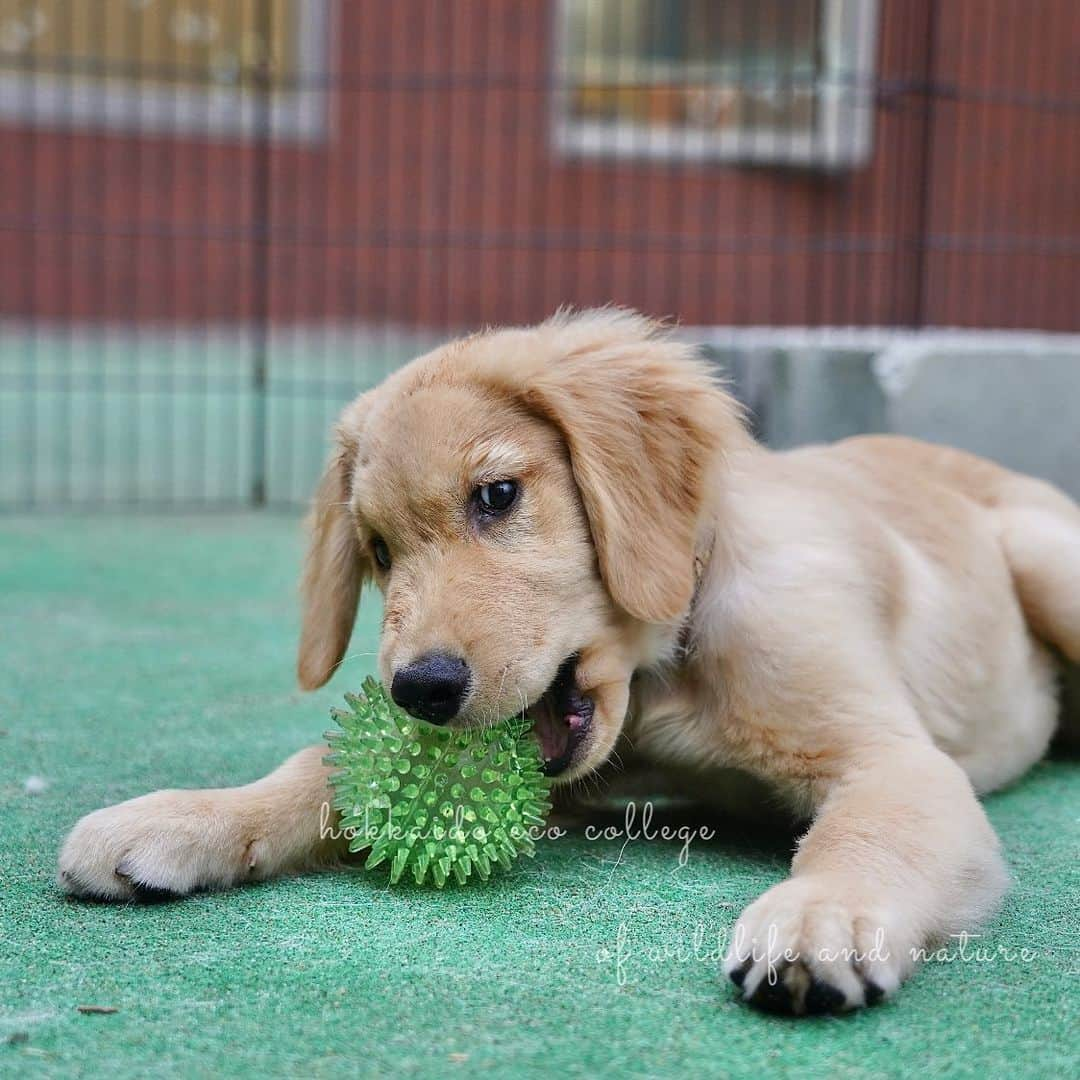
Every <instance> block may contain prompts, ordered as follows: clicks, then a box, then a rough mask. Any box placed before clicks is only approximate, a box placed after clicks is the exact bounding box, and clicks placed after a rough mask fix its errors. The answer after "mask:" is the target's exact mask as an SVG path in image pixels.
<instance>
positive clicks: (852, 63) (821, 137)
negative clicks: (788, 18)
mask: <svg viewBox="0 0 1080 1080" xmlns="http://www.w3.org/2000/svg"><path fill="white" fill-rule="evenodd" d="M569 22H570V17H569V2H568V0H559V2H558V3H557V5H556V10H555V29H554V35H553V43H554V49H553V71H552V77H553V89H552V124H551V141H552V145H553V147H554V149H555V150H556V151H557V152H558V153H559V154H561V155H563V156H564V157H567V158H630V159H633V158H637V159H644V160H650V159H651V160H657V161H665V162H680V161H681V162H688V163H692V162H703V161H717V162H732V163H736V164H748V165H753V164H761V165H786V166H792V167H797V168H815V169H825V170H839V169H850V168H856V167H858V166H860V165H864V164H866V162H868V161H869V160H870V157H871V154H872V152H873V135H874V106H875V83H874V75H875V73H876V67H877V46H878V33H879V24H880V0H822V15H821V24H822V25H821V28H820V35H821V46H822V55H823V72H822V75H821V76H819V80H820V81H819V82H818V83H817V86H816V116H815V124H814V129H813V130H812V131H807V132H792V131H780V130H776V129H772V130H770V129H764V128H758V129H745V128H741V129H733V130H722V131H705V130H693V129H689V128H682V127H670V126H667V127H665V126H662V125H659V124H649V123H640V122H634V121H630V120H622V119H619V120H616V121H614V122H612V121H607V120H582V119H579V118H577V117H574V116H571V115H570V111H569V94H570V86H571V82H570V74H571V72H570V70H569V56H570V50H569V47H568V46H569V39H568V35H569ZM847 82H850V83H851V88H849V87H848V86H847V85H845V83H847Z"/></svg>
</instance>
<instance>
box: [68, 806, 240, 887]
mask: <svg viewBox="0 0 1080 1080" xmlns="http://www.w3.org/2000/svg"><path fill="white" fill-rule="evenodd" d="M254 867H255V847H254V845H253V843H252V841H251V839H250V838H245V836H244V835H243V834H242V832H241V830H240V829H239V828H238V823H237V818H236V815H235V813H234V812H233V811H232V808H231V807H230V805H229V799H228V796H227V794H226V793H225V792H195V791H156V792H154V793H153V794H151V795H144V796H142V797H141V798H138V799H131V800H129V801H128V802H124V803H120V804H119V805H117V806H109V807H106V808H105V809H104V810H96V811H94V813H92V814H87V815H86V817H84V818H82V820H81V821H79V822H78V823H77V824H76V825H75V827H74V828H73V829H72V830H71V832H70V834H69V835H68V838H67V840H66V841H65V842H64V846H63V848H62V849H61V851H60V858H59V866H58V871H57V881H58V883H59V885H60V887H61V888H62V889H64V890H65V891H66V892H68V893H71V894H72V895H73V896H78V897H81V898H84V899H92V900H153V899H160V898H163V897H175V896H186V895H188V894H189V893H192V892H195V891H196V890H200V889H213V888H224V887H227V886H229V885H233V884H236V883H237V882H238V881H240V880H243V879H244V878H245V877H247V876H249V875H251V874H252V872H253V871H254Z"/></svg>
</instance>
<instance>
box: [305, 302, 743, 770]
mask: <svg viewBox="0 0 1080 1080" xmlns="http://www.w3.org/2000/svg"><path fill="white" fill-rule="evenodd" d="M743 439H745V435H744V433H743V429H742V426H741V423H740V419H739V416H738V410H737V407H736V406H735V404H734V402H733V401H732V399H731V398H730V397H728V396H727V395H726V394H724V393H723V392H722V391H721V390H720V389H719V388H718V387H717V386H716V385H715V383H714V382H713V380H712V378H711V377H710V375H709V373H708V371H707V369H706V367H705V365H704V364H703V363H702V362H701V361H700V360H698V359H697V358H696V357H695V355H694V353H693V351H692V350H691V349H690V348H688V347H687V346H685V345H682V344H679V343H677V342H675V341H674V340H672V339H671V338H670V337H668V336H667V335H666V334H664V333H663V332H662V330H661V328H660V327H658V326H657V325H656V324H655V323H652V322H650V321H649V320H647V319H644V318H642V317H640V316H638V315H635V314H632V313H629V312H624V311H616V310H603V311H594V312H585V313H583V314H579V315H564V314H561V315H558V316H556V317H555V318H553V319H550V320H548V321H547V322H545V323H543V324H541V325H540V326H537V327H531V328H527V329H517V330H499V331H492V332H487V333H483V334H479V335H476V336H474V337H470V338H466V339H464V340H462V341H458V342H455V343H452V344H450V345H448V346H446V347H444V348H442V349H439V350H437V351H435V352H433V353H430V354H428V355H427V356H424V357H421V358H420V359H418V360H416V361H414V362H413V363H412V364H410V365H408V366H407V367H405V368H403V369H402V370H401V371H399V372H397V373H396V374H394V375H393V376H391V377H390V378H389V379H388V380H387V381H386V382H384V383H383V384H382V385H381V386H380V387H378V388H377V389H375V390H373V391H371V392H369V393H367V394H364V395H363V396H362V397H360V398H359V399H358V400H357V401H355V402H354V403H353V404H352V405H351V406H349V408H348V409H346V410H345V413H344V414H343V416H342V417H341V420H340V422H339V424H338V426H337V431H336V448H335V451H334V453H333V455H332V457H331V460H330V463H329V465H328V467H327V470H326V473H325V475H324V476H323V479H322V482H321V484H320V486H319V489H318V492H317V494H316V497H315V505H314V512H313V519H312V540H311V548H310V552H309V555H308V562H307V570H306V574H305V579H304V603H305V611H304V628H303V634H302V639H301V643H300V658H299V676H300V683H301V685H302V686H304V687H305V688H313V687H316V686H320V685H322V684H323V683H324V682H325V681H326V680H327V679H328V678H329V677H330V675H331V674H332V673H333V672H334V670H335V668H336V667H337V665H338V664H339V663H340V662H341V660H342V657H343V656H344V654H345V652H346V648H347V646H348V642H349V637H350V634H351V632H352V626H353V621H354V619H355V615H356V607H357V601H358V599H359V594H360V590H361V586H362V584H363V582H364V581H365V580H368V579H371V580H374V582H375V583H376V584H377V585H378V587H379V588H380V590H381V591H382V593H383V596H384V615H383V629H382V644H381V648H380V652H379V668H380V673H381V676H382V679H383V681H384V683H385V684H386V685H387V686H389V687H390V688H391V693H392V695H393V697H394V698H395V699H396V700H397V701H398V703H399V704H401V705H403V706H404V707H405V708H407V709H408V710H409V711H410V712H412V713H414V714H415V715H417V716H421V717H424V718H425V719H428V720H430V721H432V722H434V723H447V722H453V723H457V724H479V723H490V722H495V721H497V720H499V719H501V718H503V717H506V716H510V715H514V714H518V713H520V712H522V711H527V712H528V713H529V715H530V716H532V717H533V718H534V720H535V729H536V732H537V735H538V738H539V739H540V742H541V746H542V749H543V753H544V756H545V759H546V761H547V763H548V764H547V769H548V772H549V773H551V774H552V775H558V776H560V777H561V778H565V779H572V778H574V777H578V776H581V775H583V774H585V773H586V772H588V771H590V770H591V769H593V768H595V767H597V766H598V765H599V764H601V763H602V762H603V761H604V759H605V758H606V757H607V756H608V754H609V753H610V752H611V750H612V748H613V747H614V745H615V741H616V739H617V737H618V735H619V732H620V730H621V728H622V724H623V720H624V717H625V714H626V709H627V704H628V700H629V689H630V678H631V676H632V674H633V672H634V670H635V669H636V668H638V667H640V666H642V665H645V664H650V663H655V662H656V661H658V660H659V659H661V658H662V657H663V656H664V655H665V654H666V653H667V652H669V651H670V649H671V647H672V645H673V643H674V641H675V639H676V637H677V634H678V629H679V627H680V625H681V622H682V620H683V619H684V618H685V616H686V613H687V611H688V609H689V607H690V604H691V600H692V598H693V594H694V588H695V555H696V554H697V552H698V549H699V547H700V545H701V543H702V539H703V529H704V528H705V527H706V526H705V524H704V523H705V521H706V519H707V517H708V510H709V500H710V494H711V492H712V491H713V490H714V488H715V486H716V480H717V475H716V469H717V467H718V463H719V461H720V459H721V457H722V451H723V450H724V449H725V448H727V447H730V446H733V445H738V444H739V442H740V440H743Z"/></svg>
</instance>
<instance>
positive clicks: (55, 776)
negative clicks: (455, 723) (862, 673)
mask: <svg viewBox="0 0 1080 1080" xmlns="http://www.w3.org/2000/svg"><path fill="white" fill-rule="evenodd" d="M299 556H300V541H299V535H298V530H297V525H296V523H295V522H294V521H292V520H289V519H285V518H279V517H273V516H262V517H259V516H254V515H251V516H218V517H206V516H203V517H188V516H173V517H154V518H133V517H108V516H102V517H97V518H92V517H91V518H72V517H57V516H54V517H42V518H37V519H31V518H18V519H4V520H0V856H2V859H0V874H2V889H0V914H2V928H0V944H2V948H0V1073H3V1074H5V1075H11V1076H23V1075H34V1074H41V1075H76V1074H79V1073H85V1074H87V1075H94V1076H98V1075H101V1076H106V1077H109V1078H110V1080H119V1078H121V1077H128V1076H146V1075H165V1074H169V1075H176V1076H209V1075H221V1074H235V1075H239V1074H243V1075H260V1074H261V1075H267V1076H270V1075H302V1076H305V1077H323V1076H335V1077H337V1076H342V1077H343V1076H351V1075H386V1076H413V1075H418V1076H440V1077H442V1076H457V1075H460V1076H474V1075H480V1074H481V1073H485V1072H494V1073H495V1074H496V1075H502V1076H549V1075H550V1076H560V1075H583V1076H592V1075H612V1076H628V1077H662V1076H686V1077H695V1076H727V1075H731V1076H744V1075H745V1076H761V1075H784V1074H785V1073H786V1074H791V1075H805V1076H834V1075H841V1076H853V1077H872V1076H928V1075H933V1076H950V1077H953V1076H955V1077H962V1076H971V1077H979V1078H981V1080H985V1078H987V1077H992V1076H1003V1075H1009V1076H1012V1077H1016V1076H1018V1075H1020V1076H1032V1077H1036V1076H1038V1077H1045V1076H1061V1077H1063V1078H1064V1077H1066V1076H1069V1075H1076V1072H1077V1041H1076V1039H1077V1036H1076V1031H1077V1029H1078V1027H1080V1025H1078V1024H1077V1016H1076V1013H1077V1008H1076V1005H1077V1002H1076V996H1077V985H1078V983H1077V969H1078V966H1080V957H1078V955H1077V951H1076V945H1077V925H1076V919H1077V906H1078V875H1077V838H1078V830H1077V811H1078V798H1077V796H1078V793H1080V773H1078V771H1077V767H1076V763H1075V762H1072V761H1067V760H1056V761H1052V762H1049V763H1045V764H1042V765H1040V766H1038V767H1037V768H1036V769H1035V770H1034V771H1033V772H1032V774H1031V775H1030V776H1029V777H1027V778H1026V779H1025V780H1024V781H1023V782H1022V783H1020V784H1018V785H1017V786H1016V787H1014V788H1013V789H1012V790H1010V791H1008V792H1005V793H1003V794H1000V795H998V796H997V797H995V798H993V799H991V800H990V801H989V812H990V816H991V818H992V819H993V821H994V824H995V825H996V826H997V828H998V830H999V831H1000V834H1001V836H1002V839H1003V841H1004V844H1005V850H1006V852H1007V854H1008V859H1009V863H1010V865H1011V867H1012V870H1013V873H1014V875H1015V878H1016V884H1015V887H1014V888H1013V890H1012V892H1011V894H1010V895H1009V897H1008V899H1007V901H1006V903H1005V907H1004V909H1003V911H1002V912H1001V914H1000V915H999V916H998V917H997V918H995V919H994V920H993V921H992V923H991V924H990V925H989V926H988V927H987V928H986V932H985V936H984V937H983V938H982V939H980V942H979V945H980V946H981V947H982V948H983V949H986V950H988V951H990V952H993V953H995V954H996V953H997V952H998V950H1000V949H1008V950H1013V951H1014V952H1017V953H1019V951H1020V950H1021V949H1027V950H1030V951H1031V952H1032V953H1033V954H1034V955H1033V957H1029V958H1028V959H1022V958H1014V959H1013V960H1012V961H1007V960H1005V959H1002V958H1000V957H997V958H996V959H994V960H993V961H988V962H977V961H966V962H965V961H961V960H953V962H935V963H930V964H928V965H926V966H925V967H924V968H923V970H922V971H921V972H920V973H919V974H918V976H917V977H916V978H915V979H914V981H913V982H911V983H910V984H909V985H908V986H907V987H905V989H904V990H903V991H902V992H901V994H900V995H899V996H898V998H897V999H896V1000H895V1001H894V1002H892V1003H890V1004H887V1005H884V1006H880V1007H878V1008H875V1009H872V1010H870V1011H867V1012H864V1013H859V1014H857V1015H852V1016H848V1017H838V1018H823V1019H811V1020H798V1021H793V1020H787V1019H783V1018H777V1017H771V1016H765V1015H759V1014H758V1013H755V1012H753V1011H751V1010H750V1009H748V1008H746V1007H745V1006H743V1005H741V1004H739V1003H738V1002H737V1001H736V998H735V995H734V993H733V991H732V989H731V988H730V987H729V986H728V985H727V984H726V983H725V981H724V980H723V979H722V978H721V977H720V974H719V971H718V965H717V964H716V963H715V961H714V960H713V959H712V958H711V957H710V956H709V955H708V954H709V953H710V952H711V951H713V950H714V948H715V944H714V943H715V941H716V938H717V935H718V934H720V933H721V932H722V931H723V930H724V929H725V928H726V927H728V926H729V925H730V923H731V921H732V920H733V919H734V917H735V916H736V914H737V913H738V911H739V909H740V908H741V907H742V906H743V905H744V904H745V903H747V902H748V901H749V900H751V899H753V898H754V897H755V896H756V895H757V894H758V893H759V892H760V891H761V890H762V889H764V888H766V887H767V886H769V885H770V884H772V883H773V882H776V881H779V880H780V879H781V878H782V877H783V875H784V872H785V863H786V858H787V850H786V849H787V846H788V841H786V840H785V839H784V838H776V837H769V836H767V835H761V836H747V835H746V834H745V832H743V831H741V830H739V829H738V828H728V829H727V830H725V831H724V832H723V833H722V834H721V835H720V836H719V837H718V838H717V839H715V840H712V841H710V842H698V843H695V844H693V845H692V846H691V848H690V856H689V860H688V861H687V863H686V864H685V865H680V860H679V844H678V843H675V842H668V843H665V842H661V841H651V842H645V841H635V842H630V843H626V844H624V843H623V842H622V841H620V840H613V841H610V842H603V841H596V840H587V839H585V838H584V837H583V836H581V835H577V836H572V837H568V838H563V839H559V840H551V841H547V842H544V843H542V844H541V845H540V847H539V852H538V855H537V857H536V858H535V859H534V860H532V861H528V860H524V861H522V862H519V863H517V864H515V868H514V870H513V872H512V873H510V874H508V875H506V876H503V877H501V878H499V879H498V880H494V881H493V882H491V883H490V884H488V885H486V886H470V887H467V888H464V889H463V888H452V887H451V888H447V889H445V890H444V891H442V892H435V891H431V890H421V889H417V888H415V887H413V888H401V889H394V890H390V889H387V887H386V884H385V877H384V876H383V875H382V874H380V873H375V872H366V871H363V870H360V869H355V870H351V871H342V872H336V873H327V874H321V875H311V876H307V877H302V878H295V879H291V880H283V881H276V882H270V883H267V884H263V885H259V886H255V887H249V888H245V889H241V890H238V891H235V892H229V893H220V894H216V895H202V896H197V897H194V898H191V899H188V900H185V901H182V902H178V903H171V904H162V905H157V906H150V907H137V906H124V907H109V906H102V905H87V904H79V903H73V902H68V901H65V900H64V899H62V897H61V896H60V894H59V892H58V891H57V889H56V888H55V886H54V884H53V866H54V859H55V854H56V850H57V846H58V845H59V843H60V841H61V839H62V837H63V835H64V833H65V831H66V829H67V828H68V827H69V826H70V825H71V824H72V823H73V822H74V821H75V819H76V818H77V817H78V816H79V815H81V814H83V813H86V812H87V811H89V810H92V809H94V808H96V807H98V806H102V805H105V804H106V803H111V802H115V801H117V800H120V799H126V798H129V797H131V796H134V795H138V794H141V793H143V792H145V791H150V790H152V789H154V788H159V787H169V786H200V785H222V784H230V783H236V782H242V781H246V780H249V779H252V778H254V777H257V776H259V775H261V774H263V773H264V772H266V771H267V770H269V769H270V768H272V767H273V766H274V765H275V764H277V762H278V761H279V760H281V759H282V758H283V757H284V756H285V755H287V754H288V753H290V752H291V751H292V750H294V749H296V748H298V747H300V746H303V745H305V744H307V743H309V742H312V741H314V740H316V739H317V738H318V737H319V736H320V734H321V733H322V732H323V731H324V730H325V729H326V727H327V726H328V720H327V710H328V708H329V706H330V705H331V704H332V703H334V702H336V701H337V700H338V699H339V698H340V695H341V694H342V693H343V692H344V691H345V690H347V689H349V688H351V687H355V686H357V685H358V684H359V682H360V680H361V677H362V676H363V675H364V674H365V673H366V672H368V671H369V670H370V669H371V665H372V658H371V653H372V650H374V648H375V646H376V630H377V610H376V605H375V604H374V603H373V602H370V601H369V602H368V603H367V604H366V606H364V607H363V613H362V616H361V620H360V624H359V627H358V630H357V633H356V636H355V638H354V641H353V646H352V653H353V658H352V659H351V660H350V661H349V662H348V663H346V664H345V666H344V668H343V670H342V671H341V673H340V674H339V675H338V676H337V677H336V679H335V680H334V683H333V685H332V686H331V687H329V688H327V689H326V690H324V691H321V692H319V693H316V694H312V695H303V694H300V693H299V692H297V691H296V689H295V688H294V684H293V681H292V670H293V648H294V642H295V639H296V629H297V628H296V622H297V614H296V602H295V587H294V582H295V577H296V571H297V566H298V561H299ZM31 776H39V777H41V778H43V779H44V780H45V781H46V782H47V784H48V786H47V787H46V789H45V790H44V791H42V792H41V793H39V794H30V793H28V792H27V791H26V789H25V781H26V780H27V778H29V777H31ZM696 936H700V938H701V941H700V945H699V947H698V948H697V950H696V951H697V954H698V955H695V937H696ZM616 956H618V957H619V959H618V960H616ZM79 1005H100V1006H108V1007H112V1008H115V1009H116V1010H117V1011H116V1012H114V1013H110V1014H105V1015H84V1014H82V1013H80V1012H78V1011H77V1006H79Z"/></svg>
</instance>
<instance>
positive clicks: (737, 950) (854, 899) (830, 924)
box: [724, 876, 918, 1015]
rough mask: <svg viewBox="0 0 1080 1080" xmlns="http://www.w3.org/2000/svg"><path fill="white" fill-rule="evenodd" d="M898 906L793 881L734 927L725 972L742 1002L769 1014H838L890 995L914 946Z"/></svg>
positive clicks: (829, 883)
mask: <svg viewBox="0 0 1080 1080" xmlns="http://www.w3.org/2000/svg"><path fill="white" fill-rule="evenodd" d="M898 907H899V905H898V904H896V903H895V902H893V903H888V902H884V901H883V900H882V898H880V897H872V896H865V895H860V893H859V891H858V890H857V889H854V888H852V885H851V883H850V882H846V881H842V880H839V879H836V880H834V879H832V878H830V877H827V876H820V877H819V876H807V877H804V878H792V879H790V880H788V881H784V882H782V883H781V884H779V885H776V886H774V887H773V888H771V889H770V890H769V891H768V892H767V893H765V894H764V895H763V896H761V897H760V898H759V899H758V900H756V901H755V902H754V903H753V904H751V905H750V906H749V907H748V908H747V909H746V910H745V911H744V912H743V913H742V915H741V917H740V918H739V921H738V922H737V923H736V925H735V930H734V933H733V935H732V938H731V944H730V947H729V949H728V954H727V956H726V958H725V960H724V971H725V973H726V974H727V975H728V977H729V978H730V979H731V980H732V982H734V983H735V985H736V986H738V987H739V989H740V990H741V991H742V996H743V998H744V999H745V1000H746V1001H749V1002H750V1003H751V1004H753V1005H756V1006H758V1007H759V1008H762V1009H766V1010H768V1011H771V1012H782V1013H794V1014H796V1015H802V1014H805V1013H823V1012H840V1011H845V1010H848V1009H856V1008H859V1007H860V1006H863V1005H872V1004H874V1002H876V1001H878V1000H880V999H881V998H884V997H888V996H889V995H891V994H893V993H894V992H895V991H896V990H897V988H898V987H899V986H900V983H901V982H902V980H903V979H904V978H906V977H907V975H908V974H909V973H910V972H911V969H912V967H913V966H914V950H915V949H916V947H917V944H918V943H917V941H915V940H914V935H913V934H912V933H911V931H910V929H909V928H908V927H907V926H906V925H905V920H904V919H903V918H902V917H900V915H899V910H898Z"/></svg>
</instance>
